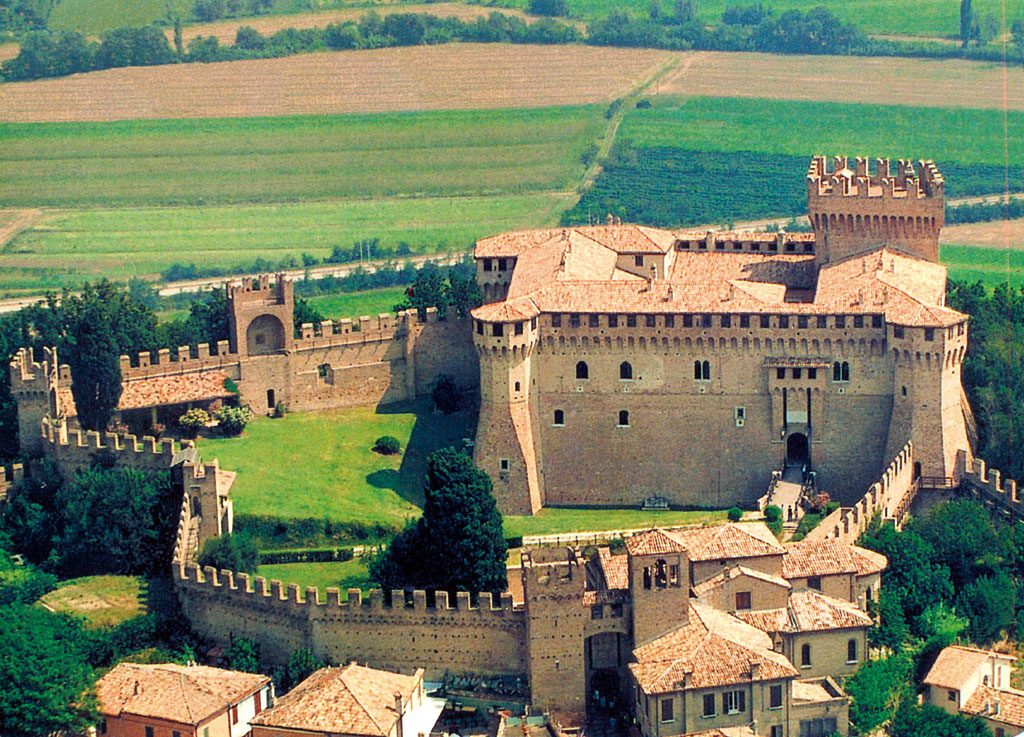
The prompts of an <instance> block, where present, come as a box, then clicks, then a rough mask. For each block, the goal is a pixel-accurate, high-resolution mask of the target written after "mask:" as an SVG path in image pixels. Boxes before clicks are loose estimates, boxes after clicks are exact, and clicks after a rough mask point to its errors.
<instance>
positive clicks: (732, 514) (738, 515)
mask: <svg viewBox="0 0 1024 737" xmlns="http://www.w3.org/2000/svg"><path fill="white" fill-rule="evenodd" d="M726 516H727V517H728V518H729V521H730V522H739V521H740V520H741V519H743V510H742V509H740V508H739V507H733V508H732V509H730V510H729V511H728V512H727V513H726Z"/></svg>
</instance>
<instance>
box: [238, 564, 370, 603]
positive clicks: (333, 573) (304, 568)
mask: <svg viewBox="0 0 1024 737" xmlns="http://www.w3.org/2000/svg"><path fill="white" fill-rule="evenodd" d="M256 575H257V576H263V577H264V578H266V579H267V580H272V579H277V580H278V581H287V582H288V583H297V584H299V586H316V587H317V588H319V589H321V590H323V589H326V588H327V587H329V586H337V587H338V588H339V589H341V590H342V591H345V590H346V589H350V588H353V589H364V590H366V589H371V588H374V587H373V585H372V584H371V583H370V578H369V574H368V573H367V572H366V564H365V562H364V561H363V560H362V559H360V558H356V559H354V560H349V561H345V562H344V563H282V564H280V565H267V566H260V567H259V568H258V569H257V571H256ZM342 598H344V597H342Z"/></svg>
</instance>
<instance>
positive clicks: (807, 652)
mask: <svg viewBox="0 0 1024 737" xmlns="http://www.w3.org/2000/svg"><path fill="white" fill-rule="evenodd" d="M810 664H811V646H810V645H806V644H805V645H801V646H800V665H802V666H809V665H810Z"/></svg>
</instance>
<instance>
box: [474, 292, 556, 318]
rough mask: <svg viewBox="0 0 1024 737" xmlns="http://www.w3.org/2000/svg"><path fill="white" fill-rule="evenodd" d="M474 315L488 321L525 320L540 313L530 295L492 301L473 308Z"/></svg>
mask: <svg viewBox="0 0 1024 737" xmlns="http://www.w3.org/2000/svg"><path fill="white" fill-rule="evenodd" d="M472 313H473V317H475V318H476V319H477V320H486V321H487V322H523V321H524V320H529V319H531V318H534V317H536V316H537V315H539V314H540V310H538V309H537V305H535V304H534V303H533V300H532V299H530V298H529V297H524V298H523V299H517V300H512V301H505V302H491V303H489V304H486V305H481V306H480V307H477V308H475V309H473V311H472Z"/></svg>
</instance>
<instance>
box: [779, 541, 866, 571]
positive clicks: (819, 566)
mask: <svg viewBox="0 0 1024 737" xmlns="http://www.w3.org/2000/svg"><path fill="white" fill-rule="evenodd" d="M850 547H851V546H850V545H849V544H847V543H844V542H841V541H839V540H836V539H834V538H829V539H827V540H815V541H801V542H796V543H787V544H786V546H785V548H786V557H785V558H783V559H782V575H783V576H784V577H785V578H789V579H793V578H807V577H808V576H835V575H841V574H853V573H856V572H857V561H856V559H855V558H854V556H853V552H852V551H851V550H850Z"/></svg>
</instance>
